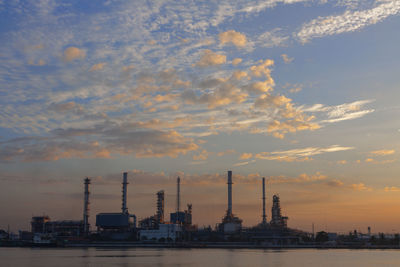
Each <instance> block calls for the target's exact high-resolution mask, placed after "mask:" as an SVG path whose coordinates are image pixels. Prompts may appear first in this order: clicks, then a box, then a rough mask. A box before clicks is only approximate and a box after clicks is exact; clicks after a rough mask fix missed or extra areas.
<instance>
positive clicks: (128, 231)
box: [0, 171, 371, 247]
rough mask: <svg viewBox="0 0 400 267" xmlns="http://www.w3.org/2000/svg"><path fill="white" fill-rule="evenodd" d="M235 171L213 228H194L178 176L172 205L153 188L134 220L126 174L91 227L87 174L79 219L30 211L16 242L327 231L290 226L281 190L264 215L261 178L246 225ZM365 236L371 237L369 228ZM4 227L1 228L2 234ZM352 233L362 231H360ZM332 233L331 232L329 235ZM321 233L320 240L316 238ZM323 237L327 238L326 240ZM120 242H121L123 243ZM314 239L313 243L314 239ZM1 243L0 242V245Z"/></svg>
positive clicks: (217, 243) (209, 240)
mask: <svg viewBox="0 0 400 267" xmlns="http://www.w3.org/2000/svg"><path fill="white" fill-rule="evenodd" d="M233 180H234V179H233V173H232V171H228V173H227V209H226V212H225V214H224V215H223V217H222V220H221V222H220V223H217V224H216V227H215V228H211V227H210V226H209V227H204V228H198V227H197V225H195V224H193V221H192V212H193V207H192V204H190V203H188V204H186V207H187V208H186V209H182V208H181V178H180V177H177V179H176V208H175V212H172V213H171V214H170V216H169V220H168V219H167V218H166V217H167V216H166V214H165V204H166V203H165V191H164V190H159V191H158V192H156V193H155V206H156V210H155V211H154V214H153V215H150V216H148V217H145V218H143V219H140V220H137V217H136V215H135V214H133V213H130V212H129V210H128V207H127V198H128V184H129V182H128V173H127V172H124V173H123V176H122V183H121V184H122V196H121V200H122V201H121V211H120V212H102V213H98V214H96V225H95V226H96V227H91V225H90V223H89V217H90V191H89V186H90V185H91V179H90V178H88V177H86V178H85V179H84V180H83V185H84V190H83V191H84V194H83V217H82V220H62V221H52V220H51V219H50V217H49V216H47V215H43V216H33V217H32V220H31V231H30V232H28V231H23V232H21V233H20V238H19V243H18V244H19V245H28V246H114V245H121V244H124V246H183V247H224V246H226V247H232V246H238V247H302V246H306V247H307V246H309V245H310V244H311V245H313V244H314V245H315V241H316V240H319V239H321V238H327V239H326V240H329V235H328V234H327V233H325V234H326V236H325V235H322V237H321V234H320V233H318V234H319V235H317V237H315V236H314V233H307V232H304V231H300V230H296V229H291V228H289V227H288V224H287V221H288V217H287V216H283V215H282V209H281V202H280V197H279V195H273V196H272V208H271V218H270V220H269V221H268V220H267V211H266V201H267V197H266V193H265V192H266V180H265V178H262V180H260V182H261V186H260V188H261V190H260V191H261V194H260V195H261V196H262V197H261V198H260V199H261V200H262V212H261V216H260V217H261V221H260V223H258V224H257V225H255V226H253V227H244V226H243V225H242V222H243V220H242V219H240V218H239V216H237V215H235V214H234V213H233V206H234V205H233V197H232V196H233V184H234V183H233ZM368 231H369V236H370V237H371V232H370V229H369V230H368ZM4 234H5V231H2V236H4ZM355 235H356V236H357V237H358V236H361V235H360V234H359V233H358V235H357V233H355ZM331 236H332V235H331ZM318 238H319V239H318ZM324 240H325V239H324ZM121 242H124V243H121ZM313 242H314V243H313ZM1 244H2V242H1V241H0V245H1Z"/></svg>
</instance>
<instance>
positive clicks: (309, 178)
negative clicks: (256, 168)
mask: <svg viewBox="0 0 400 267" xmlns="http://www.w3.org/2000/svg"><path fill="white" fill-rule="evenodd" d="M326 179H327V176H326V175H323V174H321V173H319V172H317V173H315V174H313V175H308V174H306V173H303V174H300V175H299V176H298V177H294V178H293V177H286V176H272V177H268V178H267V183H271V184H282V183H285V184H286V183H311V182H317V181H324V180H326Z"/></svg>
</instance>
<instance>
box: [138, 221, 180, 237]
mask: <svg viewBox="0 0 400 267" xmlns="http://www.w3.org/2000/svg"><path fill="white" fill-rule="evenodd" d="M139 237H140V240H142V241H144V240H153V241H163V240H165V241H176V240H179V239H180V238H181V237H182V227H181V225H179V224H159V225H158V229H148V230H140V231H139Z"/></svg>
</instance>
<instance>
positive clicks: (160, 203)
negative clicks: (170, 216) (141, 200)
mask: <svg viewBox="0 0 400 267" xmlns="http://www.w3.org/2000/svg"><path fill="white" fill-rule="evenodd" d="M157 222H158V223H164V190H161V191H158V192H157Z"/></svg>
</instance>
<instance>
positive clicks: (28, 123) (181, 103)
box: [0, 0, 400, 233]
mask: <svg viewBox="0 0 400 267" xmlns="http://www.w3.org/2000/svg"><path fill="white" fill-rule="evenodd" d="M399 28H400V1H394V0H362V1H361V0H336V1H335V0H332V1H330V0H264V1H258V0H255V1H249V0H237V1H224V0H221V1H161V0H160V1H139V0H135V1H119V0H107V1H81V0H79V1H78V0H76V1H55V0H54V1H52V0H32V1H28V0H26V1H23V0H10V1H5V0H0V43H1V45H0V214H2V215H1V217H0V228H3V229H7V227H8V225H10V228H11V229H12V230H14V231H16V230H17V229H29V228H30V218H31V216H33V215H36V216H37V215H43V214H47V215H49V216H50V217H51V218H52V219H53V220H64V219H75V220H79V219H81V218H82V208H83V179H84V178H85V177H90V178H91V179H92V184H91V188H90V190H91V217H90V222H91V224H92V226H94V225H95V214H96V213H100V212H118V211H120V208H121V181H122V173H123V172H124V171H127V172H128V173H129V174H128V179H129V182H130V185H129V188H128V208H129V211H130V213H133V214H136V216H137V217H138V218H139V219H141V218H145V217H147V216H151V215H153V214H154V213H155V206H156V195H155V194H156V192H157V191H159V190H161V189H163V190H165V192H166V211H167V214H169V212H173V211H174V210H175V207H176V201H175V199H176V184H175V182H176V178H177V176H180V177H181V181H182V185H181V193H182V196H181V199H182V204H181V206H183V205H184V204H186V203H192V204H193V220H194V223H195V224H197V225H198V226H199V227H202V226H208V225H211V226H215V224H217V223H219V222H221V218H222V217H223V215H224V213H225V210H226V208H227V189H226V178H227V170H232V171H233V181H234V185H233V212H234V214H235V215H236V216H238V217H240V218H241V219H243V225H244V226H252V225H256V224H257V223H259V222H260V221H261V219H262V218H261V215H262V211H261V207H262V202H261V194H262V193H261V188H262V187H261V179H262V177H265V178H266V181H267V219H268V220H269V219H270V209H271V201H272V195H273V194H279V196H280V198H281V206H282V210H283V214H284V215H287V216H288V217H289V221H288V225H289V227H292V228H298V229H302V230H305V231H311V225H312V223H314V224H315V229H316V230H317V231H318V230H325V231H338V232H348V231H351V230H354V229H357V230H358V231H361V232H367V227H368V226H371V228H372V232H387V233H394V232H400V227H399V224H398V222H399V221H400V212H399V211H400V181H399V180H398V175H399V173H400V168H399V167H398V162H399V151H400V144H399V142H398V140H399V137H400V119H399V118H400V104H399V103H398V99H399V98H400V90H398V89H399V88H398V87H399V84H400V76H399V75H398V74H399V72H398V70H399V69H400V54H399V49H398V47H399V46H400V35H399V34H398V29H399ZM93 228H94V227H93Z"/></svg>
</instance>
